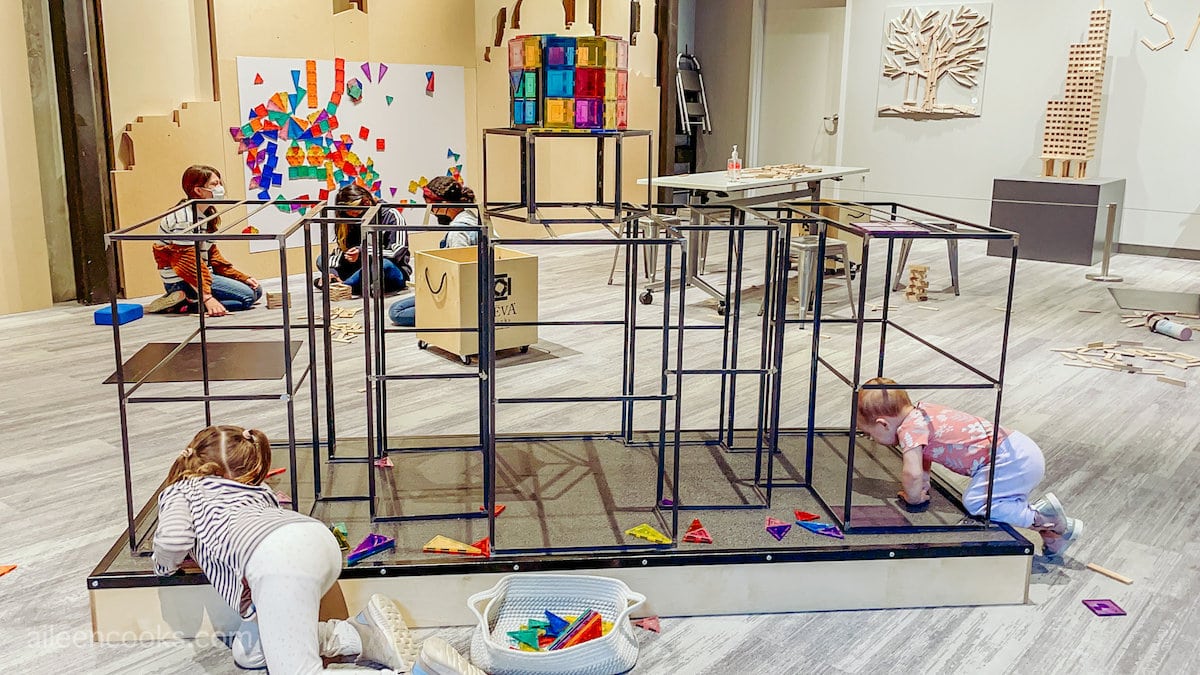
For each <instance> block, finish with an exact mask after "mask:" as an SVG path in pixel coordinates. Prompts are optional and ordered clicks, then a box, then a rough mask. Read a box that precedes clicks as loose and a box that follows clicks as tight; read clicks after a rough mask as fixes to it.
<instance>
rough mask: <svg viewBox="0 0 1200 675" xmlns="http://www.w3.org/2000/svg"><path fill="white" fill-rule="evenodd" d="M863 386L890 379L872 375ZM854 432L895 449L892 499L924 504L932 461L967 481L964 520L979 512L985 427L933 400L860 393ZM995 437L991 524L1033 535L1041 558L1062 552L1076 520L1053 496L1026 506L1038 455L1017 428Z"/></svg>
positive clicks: (897, 392) (1037, 476)
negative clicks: (897, 482) (896, 491)
mask: <svg viewBox="0 0 1200 675" xmlns="http://www.w3.org/2000/svg"><path fill="white" fill-rule="evenodd" d="M867 384H869V385H895V384H896V382H895V380H891V379H888V378H885V377H876V378H874V379H871V380H868V381H867ZM858 430H859V431H861V432H863V433H865V434H866V435H868V436H870V437H871V438H872V439H873V440H874V441H875V442H876V443H880V444H882V445H889V446H898V447H899V448H900V450H901V452H902V454H903V458H904V459H903V462H904V464H903V468H902V470H901V479H902V481H903V489H902V490H901V491H900V499H902V500H903V501H904V502H905V503H907V504H909V505H910V506H919V505H921V504H924V503H927V502H928V501H929V470H930V467H931V466H932V464H933V463H934V462H936V463H938V464H941V465H942V466H944V467H946V468H947V469H949V470H951V471H953V472H955V473H957V474H961V475H963V476H968V477H969V478H970V479H971V480H970V483H969V484H968V485H967V489H966V491H965V492H963V499H962V501H963V505H964V506H965V507H966V508H967V511H968V512H970V513H971V515H974V516H980V515H983V513H984V512H985V511H986V509H987V483H988V472H989V466H988V464H989V455H990V453H991V446H992V433H993V426H992V424H991V423H990V422H988V421H986V420H984V419H982V418H980V417H976V416H975V415H971V414H968V413H964V412H959V411H957V410H953V409H951V408H947V407H945V406H941V405H938V404H936V403H929V402H925V401H922V402H919V403H917V404H916V405H913V403H912V400H911V399H909V397H908V393H907V392H906V391H904V390H903V389H863V390H861V391H860V392H859V397H858ZM998 434H999V437H998V438H997V439H996V440H997V445H996V467H995V482H994V484H993V488H992V514H991V515H992V520H997V521H1000V522H1002V523H1008V524H1009V525H1016V526H1019V527H1026V528H1032V529H1034V530H1037V531H1038V533H1039V534H1041V535H1042V540H1043V543H1044V546H1043V551H1044V553H1045V555H1047V556H1056V555H1062V553H1063V551H1065V550H1066V548H1067V546H1069V545H1070V543H1071V542H1072V541H1074V540H1075V539H1077V538H1078V537H1079V536H1080V535H1081V534H1083V522H1082V521H1080V520H1078V519H1075V518H1068V517H1067V514H1066V512H1065V511H1064V510H1063V507H1062V504H1061V503H1060V502H1059V500H1058V498H1056V497H1055V496H1054V494H1053V493H1050V492H1047V493H1046V494H1045V496H1044V497H1042V498H1041V499H1039V500H1038V501H1036V502H1033V503H1030V502H1029V493H1030V492H1032V491H1033V489H1034V488H1035V487H1037V485H1038V483H1041V482H1042V476H1043V475H1044V474H1045V471H1046V463H1045V458H1044V457H1043V456H1042V450H1041V448H1039V447H1038V446H1037V444H1036V443H1034V442H1033V441H1032V440H1030V438H1029V437H1028V436H1026V435H1024V434H1022V433H1020V432H1019V431H1009V430H1007V429H1005V428H1003V427H1000V429H999V432H998Z"/></svg>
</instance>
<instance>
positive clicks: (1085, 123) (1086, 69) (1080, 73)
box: [1042, 9, 1112, 178]
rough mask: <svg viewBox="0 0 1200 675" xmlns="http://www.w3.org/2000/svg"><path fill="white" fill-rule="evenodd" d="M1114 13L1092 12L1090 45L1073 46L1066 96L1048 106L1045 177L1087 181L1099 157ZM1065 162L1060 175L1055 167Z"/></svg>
mask: <svg viewBox="0 0 1200 675" xmlns="http://www.w3.org/2000/svg"><path fill="white" fill-rule="evenodd" d="M1111 21H1112V11H1111V10H1107V9H1096V10H1092V18H1091V22H1090V23H1089V24H1088V34H1087V42H1084V43H1081V44H1073V45H1071V48H1070V50H1069V51H1068V56H1067V86H1066V96H1065V97H1064V98H1063V99H1062V100H1056V101H1050V102H1049V103H1048V104H1046V133H1045V136H1044V137H1043V139H1042V175H1043V176H1057V177H1059V178H1086V177H1087V164H1088V162H1089V161H1090V160H1091V159H1092V158H1094V157H1095V156H1096V135H1097V133H1098V132H1099V130H1100V95H1101V92H1102V91H1103V89H1104V65H1105V61H1106V60H1107V58H1108V29H1109V24H1110V23H1111ZM1057 162H1061V165H1060V166H1059V167H1058V172H1057V173H1056V172H1055V164H1056V163H1057Z"/></svg>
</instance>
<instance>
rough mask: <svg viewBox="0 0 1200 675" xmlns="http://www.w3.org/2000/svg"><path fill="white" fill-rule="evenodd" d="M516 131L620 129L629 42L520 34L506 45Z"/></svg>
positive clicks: (624, 119)
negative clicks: (535, 129) (536, 128)
mask: <svg viewBox="0 0 1200 675" xmlns="http://www.w3.org/2000/svg"><path fill="white" fill-rule="evenodd" d="M508 80H509V92H510V93H511V102H512V105H511V108H510V109H511V124H512V126H513V127H515V128H530V127H545V128H549V129H609V130H623V129H625V128H626V127H627V126H628V124H629V43H628V42H626V41H625V40H623V39H621V38H617V37H610V36H603V37H567V36H561V35H521V36H518V37H515V38H513V39H512V40H509V42H508Z"/></svg>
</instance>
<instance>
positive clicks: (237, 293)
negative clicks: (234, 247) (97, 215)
mask: <svg viewBox="0 0 1200 675" xmlns="http://www.w3.org/2000/svg"><path fill="white" fill-rule="evenodd" d="M180 183H181V184H182V186H183V193H184V195H185V197H184V199H182V200H180V202H179V203H180V204H182V203H184V202H186V201H188V200H190V199H224V197H225V186H224V184H223V183H222V182H221V173H220V172H219V171H217V170H216V169H214V168H213V167H211V166H204V165H199V164H197V165H195V166H190V167H188V169H187V171H184V172H183V179H182V180H181V181H180ZM216 210H217V209H216V207H215V206H207V207H198V206H183V207H181V208H179V209H178V210H176V211H173V212H172V213H170V214H168V215H167V216H166V217H165V218H163V219H162V222H161V223H159V226H158V228H159V230H160V231H161V232H162V233H163V234H164V235H167V236H166V237H164V238H163V239H161V240H159V241H158V242H156V243H155V244H154V262H155V263H156V264H157V265H158V274H159V276H161V277H162V281H163V288H164V289H165V294H164V295H163V296H162V297H161V298H158V299H156V300H155V301H153V302H151V303H150V304H149V305H147V306H146V311H148V312H154V313H165V312H180V311H187V310H188V309H189V308H190V307H191V306H192V305H194V304H195V303H196V299H197V291H198V292H199V298H200V302H201V303H203V305H204V311H205V313H206V314H207V315H208V316H223V315H224V314H225V313H226V312H237V311H241V310H244V309H250V306H251V305H253V304H254V303H255V302H257V301H258V300H259V298H261V297H262V288H261V287H260V286H259V284H258V281H257V280H255V278H254V277H252V276H250V275H248V274H244V273H242V272H240V271H238V269H237V268H235V267H234V266H233V264H232V263H230V262H229V261H228V260H226V259H225V257H224V256H222V255H221V252H220V251H219V250H217V245H216V243H215V242H212V241H205V242H201V244H200V265H199V266H197V264H196V246H195V243H194V242H191V241H188V240H186V239H171V238H170V235H173V234H176V235H178V234H195V233H197V232H198V230H197V227H201V228H203V230H204V231H205V232H216V231H217V227H218V226H219V225H220V222H221V219H220V218H218V217H212V218H211V219H210V220H207V221H206V222H204V223H203V224H202V225H197V224H196V223H197V222H199V221H201V220H204V219H205V218H210V217H211V216H213V215H214V214H215V213H216ZM197 267H199V272H200V275H199V278H197V274H196V272H197Z"/></svg>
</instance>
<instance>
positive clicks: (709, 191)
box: [638, 165, 870, 307]
mask: <svg viewBox="0 0 1200 675" xmlns="http://www.w3.org/2000/svg"><path fill="white" fill-rule="evenodd" d="M810 166H811V165H810ZM813 168H816V169H820V171H819V172H816V173H805V174H795V175H791V176H785V177H779V178H752V177H748V176H744V177H743V178H742V179H741V180H731V179H730V178H729V176H728V174H727V173H726V172H724V171H708V172H705V173H691V174H683V175H679V176H659V177H656V178H653V179H650V180H647V179H645V178H643V179H640V180H638V184H639V185H646V184H647V183H650V186H651V188H652V189H653V188H668V189H675V190H687V192H688V202H687V203H688V206H689V207H691V206H699V205H702V204H710V205H720V206H729V205H733V206H753V205H755V204H768V203H773V202H781V201H786V200H790V199H802V198H805V197H808V198H810V199H812V200H814V201H815V200H818V199H820V198H821V181H824V180H842V179H843V178H844V177H846V176H853V175H856V174H863V173H867V172H868V171H870V169H865V168H858V167H845V166H813ZM753 170H754V169H745V170H743V174H745V173H747V172H750V171H753ZM689 213H690V216H689V219H690V221H691V224H692V225H693V226H694V227H692V228H689V229H688V230H687V240H688V241H687V267H688V270H687V280H688V285H690V286H695V287H696V288H699V289H700V290H702V291H704V292H705V293H708V294H709V295H711V296H712V297H714V298H716V299H717V300H718V301H719V302H720V303H721V305H720V306H721V307H724V305H725V303H726V298H725V294H724V293H721V292H720V291H718V290H717V289H716V288H713V286H712V285H711V284H709V283H708V282H706V281H704V280H703V279H701V278H700V275H699V270H700V239H701V235H702V234H703V233H702V231H701V230H700V228H699V227H698V226H699V225H700V220H701V219H700V215H699V213H698V212H697V211H696V210H695V209H690V208H689ZM661 286H662V285H661V284H660V283H658V284H651V286H650V287H649V288H647V289H646V293H645V294H643V296H642V301H643V302H645V303H647V304H649V302H650V301H651V300H652V298H653V296H652V295H651V293H652V291H653V290H656V289H658V288H661Z"/></svg>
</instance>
